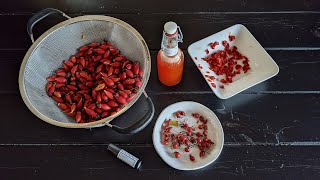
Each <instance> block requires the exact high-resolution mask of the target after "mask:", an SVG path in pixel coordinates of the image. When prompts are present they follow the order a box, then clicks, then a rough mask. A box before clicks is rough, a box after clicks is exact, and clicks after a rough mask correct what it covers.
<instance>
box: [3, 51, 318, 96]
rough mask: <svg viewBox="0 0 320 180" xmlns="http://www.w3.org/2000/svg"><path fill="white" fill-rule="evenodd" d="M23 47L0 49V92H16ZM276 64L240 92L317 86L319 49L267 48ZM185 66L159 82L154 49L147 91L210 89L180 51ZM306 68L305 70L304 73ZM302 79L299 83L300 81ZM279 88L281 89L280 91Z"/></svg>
mask: <svg viewBox="0 0 320 180" xmlns="http://www.w3.org/2000/svg"><path fill="white" fill-rule="evenodd" d="M25 53H26V51H25V50H0V66H1V67H5V68H4V69H3V70H2V71H0V82H1V83H2V84H3V85H2V86H0V93H18V83H17V81H18V75H19V68H20V64H21V62H22V59H23V57H24V55H25ZM268 53H269V54H270V55H271V56H272V57H273V58H274V60H275V61H276V62H277V63H278V65H279V67H280V73H279V74H278V75H277V76H276V77H273V78H272V79H269V80H267V81H265V82H263V83H261V84H258V85H256V86H254V87H252V88H250V89H248V90H246V91H244V92H242V93H243V94H251V93H301V92H302V93H303V92H306V93H312V92H318V91H319V90H320V86H319V84H320V73H319V69H320V61H319V58H318V57H319V56H320V51H268ZM184 54H185V66H184V73H183V79H182V81H181V82H180V83H179V84H178V85H177V86H174V87H167V86H164V85H162V84H161V83H160V81H159V80H158V74H157V64H156V57H157V56H156V55H157V51H151V58H152V71H151V75H150V80H149V82H148V85H147V88H146V90H147V91H148V92H156V93H161V92H166V93H172V92H177V91H178V92H206V93H210V92H211V89H210V88H209V86H208V85H207V83H206V81H205V80H204V79H203V78H202V76H201V74H200V72H199V71H198V70H197V68H196V66H195V65H194V63H193V61H192V60H191V58H190V56H189V54H188V53H187V52H186V51H184ZM306 72H307V74H306ZM300 83H303V86H302V85H301V84H300ZM280 91H281V92H280Z"/></svg>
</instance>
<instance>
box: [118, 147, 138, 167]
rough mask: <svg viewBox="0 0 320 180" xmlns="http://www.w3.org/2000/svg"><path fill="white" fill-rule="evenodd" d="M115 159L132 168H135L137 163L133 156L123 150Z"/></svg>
mask: <svg viewBox="0 0 320 180" xmlns="http://www.w3.org/2000/svg"><path fill="white" fill-rule="evenodd" d="M117 158H119V159H121V160H122V161H124V162H125V163H127V164H129V165H130V166H131V167H133V168H135V165H136V163H137V162H138V161H139V159H138V158H136V157H134V156H133V155H131V154H129V153H128V152H127V151H125V150H123V149H121V150H120V151H119V153H118V155H117Z"/></svg>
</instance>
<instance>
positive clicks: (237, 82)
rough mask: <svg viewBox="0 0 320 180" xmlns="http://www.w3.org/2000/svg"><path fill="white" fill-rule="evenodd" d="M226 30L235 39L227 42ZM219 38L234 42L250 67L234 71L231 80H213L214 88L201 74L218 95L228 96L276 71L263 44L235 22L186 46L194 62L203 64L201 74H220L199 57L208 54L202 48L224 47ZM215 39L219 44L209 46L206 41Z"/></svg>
mask: <svg viewBox="0 0 320 180" xmlns="http://www.w3.org/2000/svg"><path fill="white" fill-rule="evenodd" d="M229 34H231V35H234V36H236V39H235V40H234V41H232V42H229V40H228V36H229ZM223 40H227V41H228V42H229V44H230V46H234V45H235V46H237V48H238V51H239V52H240V53H241V54H243V55H245V56H247V57H248V58H249V60H250V61H249V64H250V67H251V70H249V71H248V72H247V73H245V74H244V73H242V74H239V75H237V76H236V77H234V78H233V82H232V83H229V84H222V83H221V82H220V81H214V83H215V84H216V88H213V87H212V86H211V82H209V81H208V80H207V79H206V78H205V79H206V81H207V83H208V84H209V86H210V88H211V89H212V91H213V92H214V93H215V94H216V96H217V97H219V98H221V99H227V98H230V97H232V96H234V95H236V94H238V93H239V92H241V91H243V90H246V89H248V88H250V87H252V86H254V85H256V84H258V83H260V82H263V81H265V80H267V79H269V78H271V77H273V76H275V75H277V74H278V72H279V67H278V65H277V64H276V63H275V62H274V60H273V59H272V58H271V56H270V55H269V54H268V53H267V52H266V51H265V50H264V49H263V47H262V46H261V45H260V44H259V42H258V41H257V40H256V39H255V38H254V37H253V35H252V34H251V33H250V32H249V30H248V29H247V28H246V27H245V26H243V25H241V24H237V25H234V26H231V27H229V28H227V29H225V30H223V31H220V32H218V33H216V34H213V35H211V36H209V37H206V38H204V39H202V40H200V41H197V42H195V43H193V44H191V45H190V46H189V47H188V52H189V55H190V56H191V58H192V59H193V61H194V63H195V64H196V65H197V66H198V65H200V66H202V67H203V68H202V69H200V68H198V69H199V70H200V72H201V73H202V75H203V76H204V77H205V75H210V76H214V77H216V78H218V77H219V79H222V77H224V76H217V75H216V74H215V73H214V72H213V71H211V70H210V69H209V64H208V63H207V62H205V61H203V60H202V59H201V58H204V57H206V56H208V55H207V54H206V52H205V50H206V49H208V50H209V54H212V53H214V52H216V51H219V50H223V48H224V47H223V46H222V43H221V42H222V41H223ZM215 41H217V42H219V45H218V46H216V48H215V49H211V48H210V46H209V43H211V42H215ZM196 57H197V58H196ZM207 71H208V72H210V74H208V73H206V72H207ZM220 85H224V89H221V88H220Z"/></svg>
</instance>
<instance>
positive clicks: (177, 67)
mask: <svg viewBox="0 0 320 180" xmlns="http://www.w3.org/2000/svg"><path fill="white" fill-rule="evenodd" d="M182 39H183V35H182V32H181V30H180V27H179V26H177V24H176V23H175V22H167V23H166V24H165V25H164V31H163V36H162V42H161V50H160V51H159V52H158V56H157V67H158V78H159V80H160V82H161V83H163V84H164V85H167V86H174V85H176V84H178V83H179V82H180V81H181V79H182V73H183V64H184V55H183V52H182V51H181V49H180V48H179V47H178V42H182Z"/></svg>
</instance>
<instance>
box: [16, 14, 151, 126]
mask: <svg viewBox="0 0 320 180" xmlns="http://www.w3.org/2000/svg"><path fill="white" fill-rule="evenodd" d="M31 38H32V39H33V37H32V36H31ZM104 40H106V41H108V42H111V43H112V44H114V45H115V47H117V48H118V49H119V50H120V52H121V54H123V55H125V56H126V57H127V58H128V59H130V60H132V61H138V62H140V67H141V68H142V70H143V72H144V76H143V80H142V82H143V85H142V87H141V88H140V90H139V92H138V94H137V96H136V97H135V99H134V100H133V101H131V102H130V103H129V104H128V105H126V107H124V108H123V109H122V110H121V111H119V112H118V113H116V114H115V115H113V116H110V117H107V118H105V119H102V120H100V121H96V122H91V123H84V124H77V123H76V122H75V120H74V119H73V118H71V117H69V116H67V115H66V114H65V113H63V112H62V111H61V110H60V109H59V107H58V106H57V105H56V102H55V101H54V100H53V99H52V98H50V97H49V96H48V95H47V93H46V90H45V86H46V84H47V80H46V78H47V77H48V76H51V75H53V74H54V71H55V70H56V69H58V68H61V67H62V65H63V61H64V60H67V59H69V58H70V56H71V55H74V54H76V52H77V49H78V48H79V47H81V46H83V45H85V44H89V43H91V42H102V41H104ZM150 70H151V63H150V54H149V50H148V47H147V45H146V43H145V41H144V40H143V38H142V36H141V35H140V34H139V33H138V32H137V31H136V30H135V29H134V28H133V27H131V26H130V25H128V24H127V23H125V22H123V21H121V20H119V19H116V18H112V17H108V16H99V15H90V16H80V17H76V18H70V19H68V20H66V21H63V22H61V23H60V24H57V25H56V26H54V27H52V28H51V29H49V30H48V31H46V32H45V33H44V34H43V35H41V36H40V37H39V38H38V39H37V40H36V41H35V42H34V44H33V45H32V46H31V47H30V49H29V50H28V52H27V54H26V55H25V57H24V59H23V62H22V65H21V68H20V74H19V88H20V93H21V95H22V98H23V100H24V102H25V104H26V105H27V106H28V108H29V109H30V110H31V111H32V112H33V113H34V114H35V115H36V116H37V117H39V118H40V119H42V120H44V121H46V122H48V123H51V124H54V125H57V126H62V127H71V128H84V127H95V126H101V125H104V124H107V125H110V124H108V123H109V122H110V121H111V120H112V119H113V118H115V117H117V116H118V115H120V114H122V113H123V112H124V111H126V110H127V109H128V108H130V106H131V105H133V104H134V103H135V101H136V100H137V99H138V98H139V96H140V95H141V93H142V92H143V91H144V88H145V86H146V83H147V81H148V79H149V75H150Z"/></svg>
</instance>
